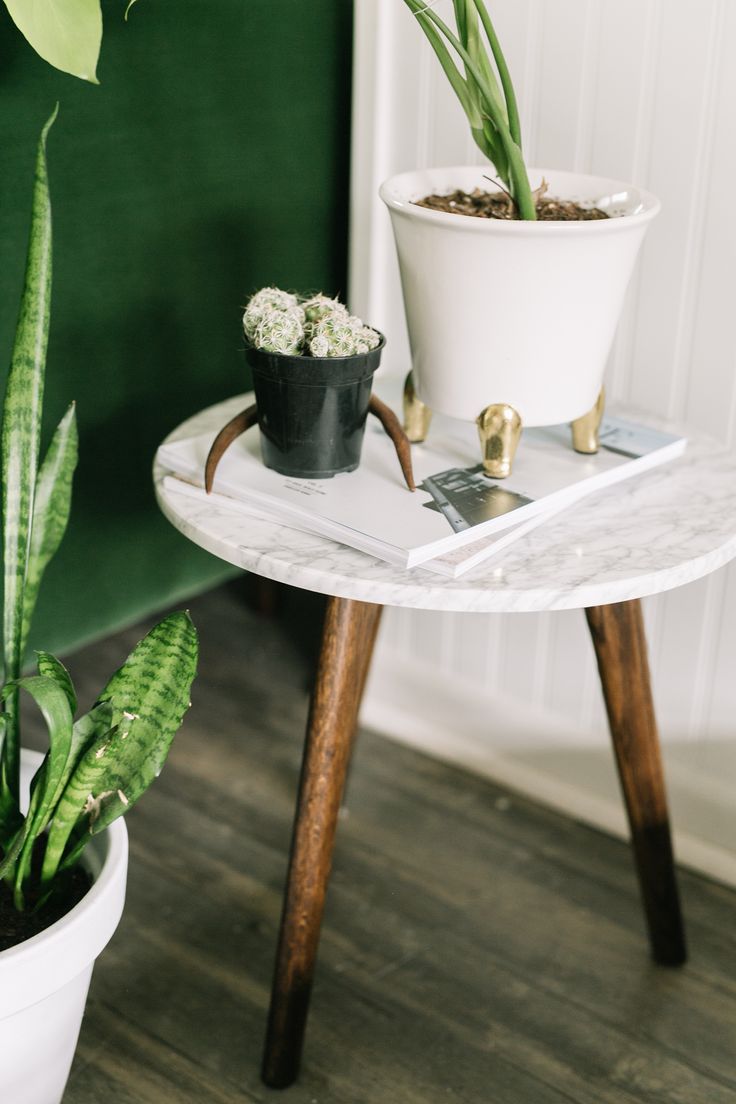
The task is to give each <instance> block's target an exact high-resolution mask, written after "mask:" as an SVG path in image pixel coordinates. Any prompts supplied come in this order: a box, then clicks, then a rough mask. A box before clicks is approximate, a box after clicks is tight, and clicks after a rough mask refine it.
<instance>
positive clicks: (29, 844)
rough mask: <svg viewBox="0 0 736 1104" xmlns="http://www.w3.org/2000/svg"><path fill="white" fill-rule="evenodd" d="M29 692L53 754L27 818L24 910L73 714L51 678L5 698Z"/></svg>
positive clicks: (20, 683)
mask: <svg viewBox="0 0 736 1104" xmlns="http://www.w3.org/2000/svg"><path fill="white" fill-rule="evenodd" d="M17 689H21V690H26V691H27V692H28V693H29V694H30V695H31V697H32V698H33V700H34V701H35V702H36V705H37V706H38V707H39V709H40V710H41V713H42V715H43V718H44V721H45V722H46V728H47V730H48V734H49V751H48V754H47V756H46V758H45V760H44V762H43V764H42V765H41V768H40V770H39V772H38V774H37V777H36V780H35V781H36V786H35V788H34V790H33V794H32V797H31V807H30V809H29V811H28V814H27V815H26V821H25V825H24V831H23V836H24V839H23V847H22V850H21V852H20V856H19V858H18V860H17V866H16V869H15V879H14V880H15V885H14V903H15V907H16V908H19V909H21V908H23V904H24V902H23V884H24V882H25V880H26V878H27V877H28V874H29V872H30V866H31V857H32V854H33V847H34V844H35V842H36V840H37V838H38V837H39V836H40V834H41V832H43V830H44V828H45V827H46V825H47V824H48V822H49V819H50V817H51V814H52V812H53V809H54V806H55V804H56V802H57V800H58V798H59V793H60V789H61V782H62V779H63V776H64V771H65V768H66V764H67V760H68V758H69V751H70V748H71V742H72V712H71V709H70V707H69V699H68V697H67V692H66V690H65V689H63V688H62V687H61V686H59V684H58V683H57V682H56V680H55V679H54V678H50V677H49V676H48V675H32V676H30V677H29V678H23V679H18V680H17V682H16V683H15V684H13V683H9V684H7V685H6V686H4V687H3V690H2V696H3V697H6V696H7V694H8V693H10V692H12V691H14V690H17Z"/></svg>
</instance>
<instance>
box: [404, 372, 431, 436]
mask: <svg viewBox="0 0 736 1104" xmlns="http://www.w3.org/2000/svg"><path fill="white" fill-rule="evenodd" d="M431 421H432V411H431V410H430V408H429V407H428V406H427V405H426V404H425V403H423V402H422V400H421V399H420V398H419V397H418V395H417V393H416V389H415V387H414V373H413V372H409V375H408V376H407V377H406V382H405V383H404V432H405V433H406V436H407V437H408V438H409V440H410V441H411V443H412V444H413V445H418V444H419V442H420V441H423V440H424V439H425V437H426V436H427V434H428V433H429V423H430V422H431Z"/></svg>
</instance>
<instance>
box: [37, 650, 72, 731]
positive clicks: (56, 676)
mask: <svg viewBox="0 0 736 1104" xmlns="http://www.w3.org/2000/svg"><path fill="white" fill-rule="evenodd" d="M36 664H37V666H38V673H39V675H45V676H46V677H47V678H50V679H53V680H54V682H55V683H56V685H57V686H58V687H59V689H60V690H63V691H64V693H65V694H66V698H67V701H68V702H69V709H70V710H71V714H72V716H74V714H75V713H76V711H77V694H76V691H75V689H74V683H73V682H72V679H71V675H70V674H69V672H68V671H67V669H66V667H65V666H64V664H63V663H62V662H61V660H58V659H57V658H56V656H53V655H51V653H50V652H36Z"/></svg>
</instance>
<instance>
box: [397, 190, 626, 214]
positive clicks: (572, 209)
mask: <svg viewBox="0 0 736 1104" xmlns="http://www.w3.org/2000/svg"><path fill="white" fill-rule="evenodd" d="M415 202H416V205H417V207H429V209H430V210H431V211H444V212H445V213H446V214H449V215H473V216H474V217H475V218H485V219H509V220H510V219H518V217H519V216H518V213H517V210H516V205H515V204H514V202H513V200H512V199H511V198H510V197H509V196H507V195H506V193H505V192H485V191H483V189H482V188H476V189H475V191H473V192H463V191H462V190H461V189H459V188H458V190H457V191H455V192H451V193H450V195H428V196H425V197H424V199H417V200H416V201H415ZM536 206H537V218H538V219H539V220H540V221H542V222H582V221H587V220H591V219H606V218H608V217H609V216H608V215H607V213H606V212H605V211H601V209H600V207H581V206H580V204H579V203H573V202H572V201H571V200H563V199H547V198H545V197H544V196H543V197H541V198H540V199H538V200H537V204H536Z"/></svg>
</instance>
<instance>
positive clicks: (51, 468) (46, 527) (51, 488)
mask: <svg viewBox="0 0 736 1104" xmlns="http://www.w3.org/2000/svg"><path fill="white" fill-rule="evenodd" d="M77 453H78V435H77V420H76V414H75V409H74V403H72V404H71V406H70V407H69V409H68V410H67V412H66V414H65V415H64V417H63V418H62V419H61V421H60V422H59V424H58V426H57V427H56V431H55V433H54V435H53V437H52V438H51V443H50V444H49V447H48V450H47V452H46V455H45V457H44V460H43V463H42V464H41V467H40V469H39V472H38V478H37V479H36V488H35V494H34V498H33V520H32V523H31V540H30V544H29V547H28V562H27V567H26V581H25V587H24V588H23V622H22V627H21V656H22V655H23V652H24V651H25V646H26V642H27V640H28V632H29V630H30V627H31V618H32V617H33V610H34V608H35V605H36V598H37V597H38V590H39V587H40V584H41V579H42V577H43V573H44V571H45V570H46V567H47V566H48V563H49V561H50V560H51V558H52V557H53V556H54V554H55V553H56V550H57V549H58V547H59V545H60V544H61V540H62V537H63V536H64V533H65V532H66V527H67V523H68V521H69V512H70V510H71V505H72V478H73V476H74V469H75V468H76V466H77ZM75 709H76V706H73V707H72V712H74V710H75Z"/></svg>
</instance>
